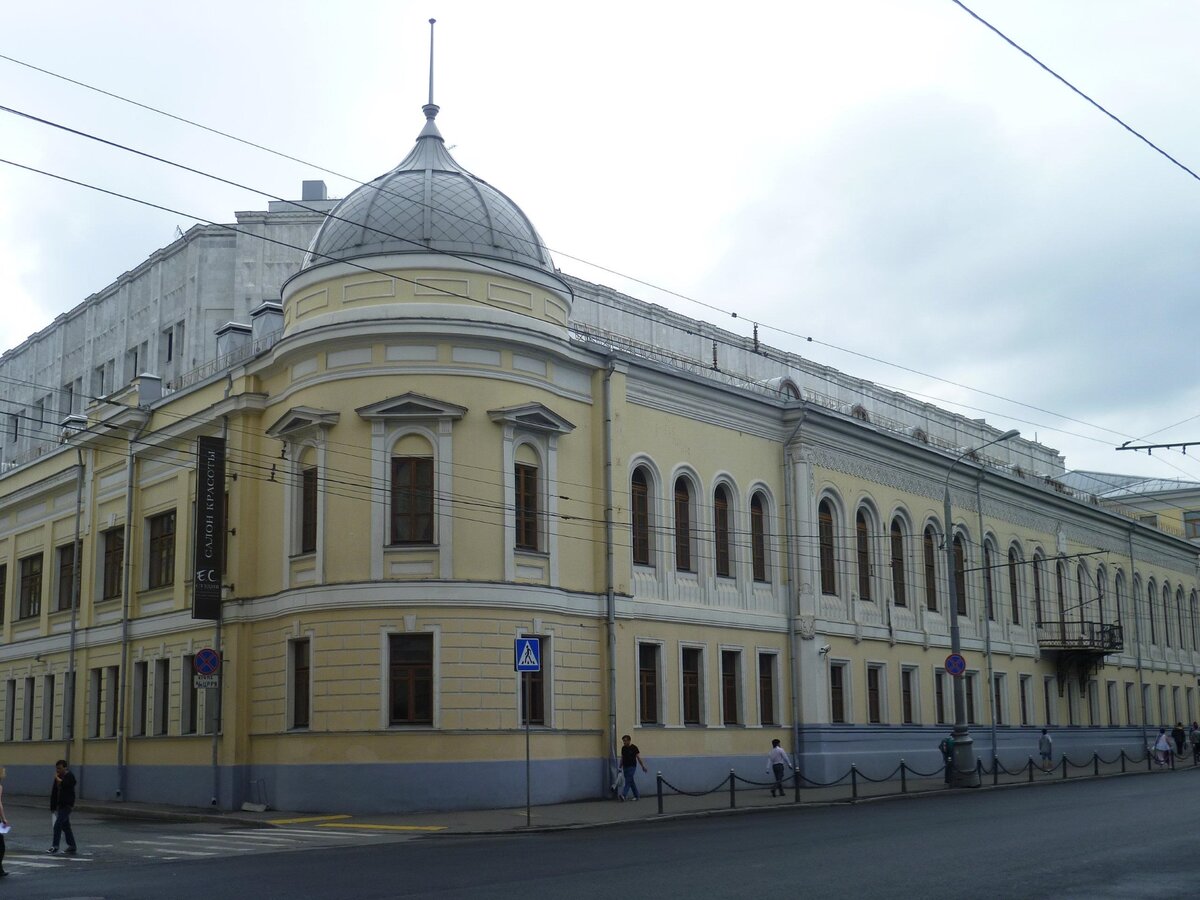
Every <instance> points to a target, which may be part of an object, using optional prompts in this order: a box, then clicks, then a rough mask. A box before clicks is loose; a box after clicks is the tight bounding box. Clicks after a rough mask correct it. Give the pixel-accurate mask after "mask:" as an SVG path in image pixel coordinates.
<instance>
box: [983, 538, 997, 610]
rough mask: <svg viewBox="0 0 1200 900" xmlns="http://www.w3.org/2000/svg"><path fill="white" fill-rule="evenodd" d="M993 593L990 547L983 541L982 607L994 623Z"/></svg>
mask: <svg viewBox="0 0 1200 900" xmlns="http://www.w3.org/2000/svg"><path fill="white" fill-rule="evenodd" d="M994 599H995V597H994V592H993V591H992V545H991V544H989V543H987V541H984V544H983V605H984V608H985V609H986V610H987V617H988V619H989V620H990V621H992V622H994V621H996V607H995V605H994V604H993V602H992V601H993V600H994Z"/></svg>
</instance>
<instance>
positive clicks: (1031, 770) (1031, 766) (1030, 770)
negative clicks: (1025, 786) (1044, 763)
mask: <svg viewBox="0 0 1200 900" xmlns="http://www.w3.org/2000/svg"><path fill="white" fill-rule="evenodd" d="M1029 783H1030V784H1033V757H1032V756H1031V757H1029Z"/></svg>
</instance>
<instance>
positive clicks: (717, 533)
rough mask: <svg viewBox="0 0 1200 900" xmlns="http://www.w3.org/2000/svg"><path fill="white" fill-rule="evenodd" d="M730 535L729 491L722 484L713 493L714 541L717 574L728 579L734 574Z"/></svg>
mask: <svg viewBox="0 0 1200 900" xmlns="http://www.w3.org/2000/svg"><path fill="white" fill-rule="evenodd" d="M730 535H731V530H730V527H729V490H728V489H727V488H726V487H725V485H723V484H722V485H718V486H717V489H716V490H715V491H714V492H713V540H714V541H715V543H716V563H717V574H718V575H722V576H724V577H726V578H728V577H729V575H730V574H731V572H732V568H731V563H730V558H731V556H732V554H731V552H730Z"/></svg>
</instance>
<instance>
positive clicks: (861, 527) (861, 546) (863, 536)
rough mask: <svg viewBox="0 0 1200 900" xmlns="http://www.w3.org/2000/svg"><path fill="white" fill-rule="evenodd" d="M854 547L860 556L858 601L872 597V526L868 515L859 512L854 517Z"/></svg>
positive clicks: (861, 511)
mask: <svg viewBox="0 0 1200 900" xmlns="http://www.w3.org/2000/svg"><path fill="white" fill-rule="evenodd" d="M854 545H855V549H856V553H857V556H858V599H859V600H870V599H872V597H871V526H870V523H869V522H868V521H867V514H866V512H865V511H863V510H861V509H860V510H859V511H858V512H857V513H855V515H854Z"/></svg>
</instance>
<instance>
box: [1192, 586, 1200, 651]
mask: <svg viewBox="0 0 1200 900" xmlns="http://www.w3.org/2000/svg"><path fill="white" fill-rule="evenodd" d="M1190 608H1191V612H1192V629H1191V630H1192V649H1193V650H1200V640H1197V636H1196V613H1197V612H1200V610H1198V609H1197V608H1196V592H1195V591H1192V600H1191V604H1190Z"/></svg>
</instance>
